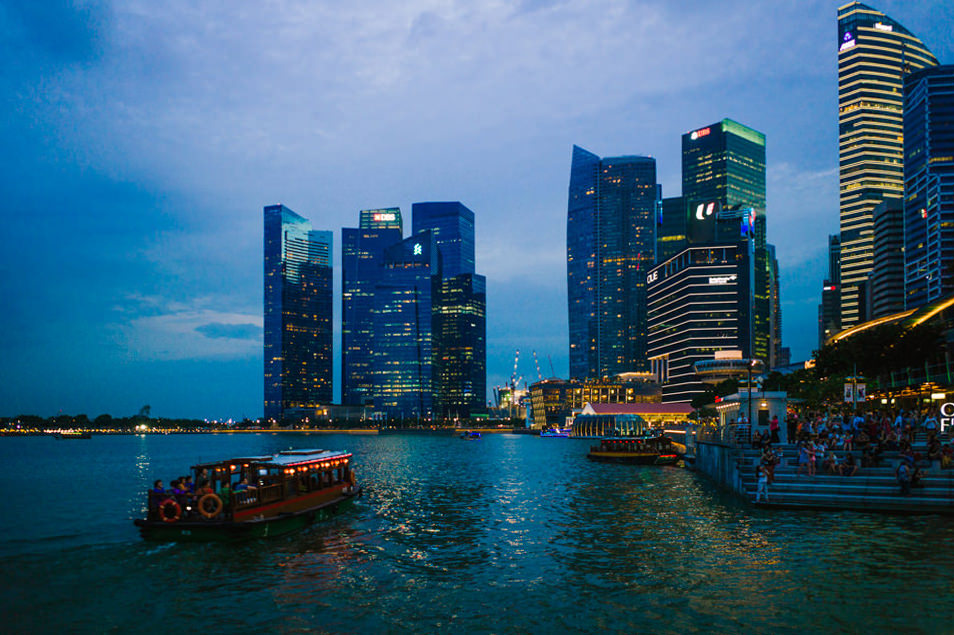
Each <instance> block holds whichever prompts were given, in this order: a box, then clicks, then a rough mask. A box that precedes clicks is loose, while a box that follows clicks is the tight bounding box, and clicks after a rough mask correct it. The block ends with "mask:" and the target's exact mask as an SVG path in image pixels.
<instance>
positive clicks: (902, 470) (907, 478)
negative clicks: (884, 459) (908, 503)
mask: <svg viewBox="0 0 954 635" xmlns="http://www.w3.org/2000/svg"><path fill="white" fill-rule="evenodd" d="M896 474H897V477H898V484H899V485H901V496H910V495H911V467H910V466H909V465H908V461H907V460H906V459H902V461H901V464H900V465H898V471H897V473H896Z"/></svg>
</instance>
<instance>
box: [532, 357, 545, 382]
mask: <svg viewBox="0 0 954 635" xmlns="http://www.w3.org/2000/svg"><path fill="white" fill-rule="evenodd" d="M533 363H534V365H535V366H536V367H537V379H539V380H540V381H543V373H541V372H540V360H539V359H537V352H536V351H533Z"/></svg>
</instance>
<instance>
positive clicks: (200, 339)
mask: <svg viewBox="0 0 954 635" xmlns="http://www.w3.org/2000/svg"><path fill="white" fill-rule="evenodd" d="M839 4H841V3H838V2H830V1H815V2H812V1H801V0H799V1H794V0H791V1H772V2H752V1H751V0H744V1H743V0H740V1H736V0H725V1H723V2H718V3H715V2H701V1H693V2H665V1H659V2H656V1H642V2H637V1H633V2H624V1H611V0H608V1H603V0H579V1H577V0H568V1H565V2H561V1H558V0H553V1H547V0H527V1H523V2H463V1H460V2H458V1H455V0H407V1H405V2H389V3H375V2H361V3H345V2H286V1H283V0H275V1H272V2H248V3H240V2H231V1H229V2H224V1H223V2H204V3H194V2H177V1H167V2H153V1H148V0H143V1H138V0H124V1H122V2H116V3H113V4H110V3H87V2H76V3H73V2H62V1H55V2H54V1H43V2H35V1H30V0H26V1H16V0H15V1H13V2H10V1H9V0H7V1H5V2H3V3H2V4H0V32H2V34H3V41H4V47H3V48H4V54H3V56H2V58H0V103H2V108H3V117H2V119H0V144H2V149H3V156H4V157H5V158H4V159H3V162H4V166H3V169H2V170H0V184H2V188H0V192H2V198H3V203H2V209H3V234H2V235H3V241H2V249H0V299H2V300H0V415H6V416H10V415H16V414H21V413H34V414H40V415H43V416H48V415H51V414H56V413H58V412H65V413H71V414H78V413H86V414H88V415H89V416H90V417H93V416H96V415H98V414H100V413H104V412H106V413H110V414H113V415H115V416H128V415H131V414H135V413H136V412H138V411H139V409H140V407H142V406H143V405H145V404H150V405H151V406H152V414H153V416H159V417H197V418H206V417H208V418H213V417H215V418H227V417H236V418H238V417H243V416H248V417H259V416H261V414H262V381H263V380H262V269H263V264H262V207H263V206H265V205H269V204H274V203H284V204H285V205H287V206H289V207H290V208H291V209H293V210H294V211H296V212H297V213H299V214H301V215H302V216H305V217H306V218H309V219H310V220H311V221H312V223H313V225H314V227H315V228H316V229H330V230H333V231H334V234H335V254H334V256H335V302H336V308H335V311H336V315H335V321H336V322H340V256H341V249H340V239H341V228H342V227H353V226H356V225H357V221H358V211H359V210H360V209H367V208H375V207H388V206H399V207H400V208H401V210H402V212H403V213H404V217H405V227H406V230H405V231H406V232H407V231H409V229H410V212H411V204H412V203H414V202H417V201H437V200H460V201H462V202H463V203H464V204H465V205H467V206H468V207H469V208H470V209H472V210H473V211H474V213H475V215H476V224H477V270H478V272H479V273H482V274H484V275H486V276H487V333H488V360H487V365H488V384H489V386H490V387H491V388H492V387H493V386H494V385H497V384H502V383H503V382H505V381H506V380H507V378H508V376H509V375H510V372H511V369H512V365H513V354H514V350H515V349H520V354H521V361H520V374H521V375H523V376H524V377H525V378H526V379H527V380H529V381H533V380H535V379H536V377H537V373H536V370H535V368H534V366H533V361H532V357H531V353H532V351H534V350H535V351H537V355H538V356H539V358H540V363H541V368H542V371H543V374H544V375H545V376H548V375H550V374H551V373H550V370H549V362H548V357H549V358H552V362H553V366H554V368H555V371H556V374H557V375H560V376H566V374H567V357H568V356H567V347H568V341H567V337H568V336H567V309H566V243H565V240H566V210H567V186H568V182H569V169H570V154H571V148H572V145H573V144H578V145H580V146H582V147H584V148H586V149H588V150H590V151H592V152H594V153H596V154H599V155H601V156H614V155H621V154H644V155H651V156H654V157H656V159H657V162H658V163H657V169H658V175H659V179H660V181H661V183H662V186H663V194H664V195H665V196H675V195H678V194H679V193H680V178H681V177H680V170H681V164H680V136H681V135H682V133H684V132H687V131H689V130H691V129H694V128H699V127H702V126H704V125H707V124H710V123H713V122H716V121H718V120H720V119H722V118H724V117H729V118H732V119H735V120H737V121H739V122H741V123H743V124H746V125H748V126H750V127H753V128H756V129H757V130H760V131H762V132H764V133H765V135H766V145H767V156H768V204H767V218H768V240H769V242H771V243H774V244H775V245H776V246H777V250H778V252H777V253H778V259H779V264H780V268H781V276H782V286H781V293H782V316H783V345H786V346H790V347H791V349H792V355H793V359H794V360H803V359H805V358H807V357H808V356H810V355H811V351H812V349H813V348H814V347H815V345H816V338H817V326H816V320H817V305H818V302H819V298H820V289H821V284H822V279H823V277H824V275H825V260H826V248H827V236H828V234H830V233H835V232H836V231H837V229H838V190H837V187H838V174H837V161H838V156H837V152H838V149H837V80H836V71H837V60H836V49H837V31H836V17H835V15H836V8H837V6H838V5H839ZM870 4H872V5H873V6H874V7H875V8H877V9H879V10H881V11H884V12H885V13H887V14H888V15H890V16H891V17H893V18H894V19H896V20H897V21H899V22H900V23H902V24H903V25H905V26H906V27H907V28H908V29H909V30H911V31H912V32H914V33H915V34H916V35H917V36H918V37H919V38H920V39H921V40H922V41H924V42H925V44H926V45H927V46H928V47H929V48H930V49H931V50H932V51H933V52H934V53H935V55H937V57H938V59H939V60H940V61H941V62H942V63H944V62H947V63H951V62H954V50H952V48H954V44H952V38H951V32H952V24H954V3H951V2H949V1H938V2H901V1H891V2H887V1H873V2H871V3H870ZM196 5H199V6H196ZM337 329H338V325H337V324H336V340H335V343H336V363H335V369H336V379H335V383H336V387H337V388H340V376H337V373H338V370H339V368H340V364H339V362H338V361H337V357H338V356H339V347H338V344H339V338H338V335H337ZM337 388H336V394H337V392H338V390H337ZM491 394H492V392H491V391H488V396H490V395H491Z"/></svg>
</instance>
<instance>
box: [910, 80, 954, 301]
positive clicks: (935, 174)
mask: <svg viewBox="0 0 954 635" xmlns="http://www.w3.org/2000/svg"><path fill="white" fill-rule="evenodd" d="M904 240H905V245H904V260H905V268H904V274H905V280H904V304H905V308H908V309H914V308H919V307H922V306H924V305H925V304H928V303H930V302H933V301H934V300H937V299H939V298H941V297H944V296H947V295H950V294H951V293H954V66H950V65H948V66H937V67H934V68H928V69H924V70H921V71H918V72H916V73H912V74H911V75H908V76H907V78H905V80H904Z"/></svg>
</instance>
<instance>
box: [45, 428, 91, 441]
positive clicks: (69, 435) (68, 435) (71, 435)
mask: <svg viewBox="0 0 954 635" xmlns="http://www.w3.org/2000/svg"><path fill="white" fill-rule="evenodd" d="M92 436H93V434H92V433H91V432H80V431H78V430H76V431H74V430H70V431H69V432H54V433H53V438H54V439H57V440H60V439H90V438H92Z"/></svg>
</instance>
